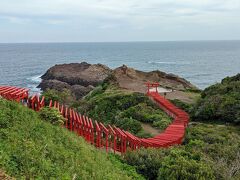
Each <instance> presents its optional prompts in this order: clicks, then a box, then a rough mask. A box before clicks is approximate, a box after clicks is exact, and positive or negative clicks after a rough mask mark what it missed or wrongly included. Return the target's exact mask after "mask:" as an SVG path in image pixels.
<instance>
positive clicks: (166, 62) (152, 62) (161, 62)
mask: <svg viewBox="0 0 240 180" xmlns="http://www.w3.org/2000/svg"><path fill="white" fill-rule="evenodd" d="M147 63H148V64H189V63H187V62H173V61H147Z"/></svg>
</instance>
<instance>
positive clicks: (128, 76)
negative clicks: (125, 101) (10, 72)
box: [38, 62, 197, 99]
mask: <svg viewBox="0 0 240 180" xmlns="http://www.w3.org/2000/svg"><path fill="white" fill-rule="evenodd" d="M109 75H112V76H114V78H113V79H112V81H114V83H115V84H118V86H119V87H120V88H122V89H126V90H129V91H135V92H142V93H145V92H146V87H145V85H144V83H145V82H160V84H161V86H162V87H165V88H171V89H174V90H179V91H184V90H188V89H189V90H195V89H197V88H196V87H195V86H194V85H192V84H191V83H190V82H188V81H186V80H185V79H183V78H181V77H178V76H176V75H173V74H167V73H164V72H161V71H151V72H143V71H139V70H135V69H133V68H129V67H127V66H126V65H123V66H121V67H118V68H116V69H114V70H112V69H110V68H109V67H107V66H105V65H102V64H88V63H86V62H82V63H71V64H61V65H55V66H53V67H51V68H50V69H48V70H47V72H46V73H45V74H44V75H43V76H42V77H41V78H42V82H41V83H40V84H39V86H38V87H40V88H41V89H42V90H46V89H47V88H49V89H55V90H58V91H62V90H63V89H69V90H70V91H71V92H72V93H73V94H74V95H75V97H76V98H77V99H80V98H81V97H82V96H84V95H86V94H87V93H88V92H90V91H91V90H93V89H94V87H96V86H97V85H98V84H100V83H102V82H103V81H104V80H105V79H106V78H107V77H109Z"/></svg>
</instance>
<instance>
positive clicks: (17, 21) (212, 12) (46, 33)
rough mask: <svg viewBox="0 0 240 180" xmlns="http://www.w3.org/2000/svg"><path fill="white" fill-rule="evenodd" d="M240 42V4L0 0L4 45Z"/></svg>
mask: <svg viewBox="0 0 240 180" xmlns="http://www.w3.org/2000/svg"><path fill="white" fill-rule="evenodd" d="M227 39H229V40H232V39H234V40H235V39H240V0H0V42H92V41H93V42H96V41H104V42H105V41H169V40H170V41H172V40H227Z"/></svg>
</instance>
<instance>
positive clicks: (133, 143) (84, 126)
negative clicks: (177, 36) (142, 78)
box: [0, 83, 189, 154]
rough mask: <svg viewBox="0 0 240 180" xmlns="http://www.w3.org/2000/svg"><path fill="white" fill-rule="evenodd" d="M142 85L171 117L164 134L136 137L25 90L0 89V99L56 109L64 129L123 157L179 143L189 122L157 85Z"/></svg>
mask: <svg viewBox="0 0 240 180" xmlns="http://www.w3.org/2000/svg"><path fill="white" fill-rule="evenodd" d="M146 86H147V95H148V96H149V97H150V98H152V100H153V101H155V102H156V103H157V104H158V106H159V108H161V109H163V110H164V111H165V112H166V113H167V114H168V115H169V116H171V117H172V118H173V121H172V123H171V124H170V125H169V126H168V127H167V128H166V129H165V131H164V132H162V133H160V134H158V135H156V136H155V137H152V138H138V137H136V136H135V135H133V134H131V133H130V132H128V131H125V130H122V129H120V128H118V127H116V126H114V125H113V126H112V125H104V124H103V123H101V122H98V121H96V120H92V119H91V118H89V117H87V116H85V115H82V114H80V113H78V112H77V111H75V110H74V109H71V108H68V107H67V106H65V105H63V104H60V103H59V102H56V101H54V102H53V101H52V100H50V102H49V104H45V98H44V96H39V95H37V94H36V95H33V96H29V89H26V88H19V87H14V86H0V96H1V97H2V98H5V99H7V100H13V101H17V102H21V103H22V104H26V105H27V106H28V107H29V108H31V109H33V110H35V111H39V110H40V109H41V108H43V107H45V106H48V107H49V108H56V109H57V110H59V112H60V113H61V114H62V116H63V117H64V119H65V122H64V125H63V126H64V127H66V128H67V129H68V130H70V131H73V132H75V133H76V134H77V135H79V136H82V137H83V138H84V139H85V140H86V141H87V142H89V143H91V144H92V145H95V146H96V147H97V148H101V149H105V150H106V152H109V151H111V152H114V153H116V152H120V153H121V154H124V153H126V151H127V150H136V149H139V148H142V147H145V148H148V147H153V148H161V147H169V146H172V145H178V144H181V143H182V141H183V138H184V134H185V129H186V127H187V124H188V122H189V115H188V114H187V113H186V112H185V111H183V110H181V109H179V108H178V107H176V106H175V105H173V104H172V103H171V102H170V101H168V100H167V99H165V98H164V97H162V96H161V95H160V94H159V93H158V86H159V83H146ZM152 88H155V90H152Z"/></svg>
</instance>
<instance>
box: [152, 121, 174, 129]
mask: <svg viewBox="0 0 240 180" xmlns="http://www.w3.org/2000/svg"><path fill="white" fill-rule="evenodd" d="M171 122H172V121H171V120H169V119H161V120H158V121H154V122H153V126H154V127H157V128H159V129H161V130H164V129H166V128H167V127H168V126H169V124H171Z"/></svg>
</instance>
